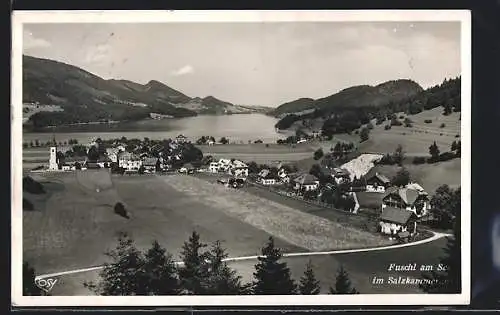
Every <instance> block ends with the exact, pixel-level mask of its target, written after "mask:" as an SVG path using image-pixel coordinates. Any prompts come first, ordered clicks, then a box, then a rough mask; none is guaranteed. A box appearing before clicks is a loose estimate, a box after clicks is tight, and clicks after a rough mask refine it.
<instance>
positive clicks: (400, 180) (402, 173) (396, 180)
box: [392, 168, 410, 187]
mask: <svg viewBox="0 0 500 315" xmlns="http://www.w3.org/2000/svg"><path fill="white" fill-rule="evenodd" d="M409 183H410V172H408V170H407V169H405V168H402V169H400V170H399V171H398V172H397V174H396V176H394V177H393V178H392V184H393V185H394V186H398V187H404V186H406V185H408V184H409Z"/></svg>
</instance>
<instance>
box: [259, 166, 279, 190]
mask: <svg viewBox="0 0 500 315" xmlns="http://www.w3.org/2000/svg"><path fill="white" fill-rule="evenodd" d="M258 182H259V183H261V184H262V185H266V186H271V185H276V184H277V183H278V179H277V176H275V175H274V174H272V172H271V170H269V169H263V170H261V171H260V172H259V174H258Z"/></svg>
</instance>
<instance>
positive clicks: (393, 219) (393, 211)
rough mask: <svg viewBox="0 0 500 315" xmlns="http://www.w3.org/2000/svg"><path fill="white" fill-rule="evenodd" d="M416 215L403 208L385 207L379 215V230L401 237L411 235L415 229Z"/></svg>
mask: <svg viewBox="0 0 500 315" xmlns="http://www.w3.org/2000/svg"><path fill="white" fill-rule="evenodd" d="M416 220H417V216H416V215H415V213H414V212H412V211H408V210H405V209H397V208H392V207H385V208H384V210H382V213H381V215H380V222H379V225H380V232H381V233H383V234H387V235H394V236H395V235H398V236H399V237H401V238H404V237H407V236H412V235H414V234H415V233H416V231H417V221H416Z"/></svg>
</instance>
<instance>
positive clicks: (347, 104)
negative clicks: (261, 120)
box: [271, 80, 423, 117]
mask: <svg viewBox="0 0 500 315" xmlns="http://www.w3.org/2000/svg"><path fill="white" fill-rule="evenodd" d="M422 90H423V89H422V87H421V86H420V85H418V84H417V83H416V82H414V81H411V80H395V81H388V82H384V83H382V84H379V85H376V86H370V85H359V86H353V87H350V88H347V89H344V90H342V91H340V92H338V93H335V94H333V95H330V96H327V97H324V98H320V99H316V100H314V99H311V98H300V99H298V100H295V101H292V102H288V103H285V104H282V105H280V106H278V107H277V108H276V109H275V110H274V111H272V112H271V114H272V115H273V116H276V117H283V116H285V115H287V114H292V113H293V114H297V113H298V112H299V114H300V112H303V111H313V110H315V109H321V110H323V111H325V112H327V111H335V110H336V109H339V108H354V107H367V106H380V105H384V104H387V103H388V102H390V101H398V100H401V99H405V98H407V97H409V96H412V95H415V94H417V93H419V92H421V91H422Z"/></svg>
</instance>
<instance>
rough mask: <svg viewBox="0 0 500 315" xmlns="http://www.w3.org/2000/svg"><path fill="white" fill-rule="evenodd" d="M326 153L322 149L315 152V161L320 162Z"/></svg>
mask: <svg viewBox="0 0 500 315" xmlns="http://www.w3.org/2000/svg"><path fill="white" fill-rule="evenodd" d="M323 155H324V153H323V149H322V148H319V149H318V150H316V151H315V152H314V159H315V160H319V159H321V158H322V157H323Z"/></svg>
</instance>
